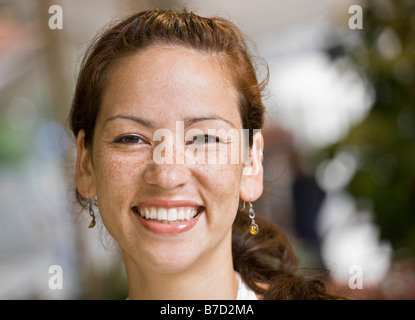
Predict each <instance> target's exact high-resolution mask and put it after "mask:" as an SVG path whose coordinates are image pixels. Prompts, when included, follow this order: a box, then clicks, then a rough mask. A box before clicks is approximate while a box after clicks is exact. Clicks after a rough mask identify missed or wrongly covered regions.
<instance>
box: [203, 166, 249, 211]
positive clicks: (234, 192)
mask: <svg viewBox="0 0 415 320" xmlns="http://www.w3.org/2000/svg"><path fill="white" fill-rule="evenodd" d="M241 175H242V168H241V166H240V165H229V164H226V165H225V164H224V165H221V164H213V165H205V166H204V168H202V169H201V170H200V176H199V177H198V178H199V181H201V183H202V184H203V185H204V190H205V192H206V194H207V195H206V196H207V198H208V199H211V200H213V203H214V206H215V207H216V208H219V207H220V208H221V211H222V210H225V211H228V210H229V209H230V208H234V209H235V210H236V209H237V206H238V203H239V190H240V181H241ZM235 213H236V211H235Z"/></svg>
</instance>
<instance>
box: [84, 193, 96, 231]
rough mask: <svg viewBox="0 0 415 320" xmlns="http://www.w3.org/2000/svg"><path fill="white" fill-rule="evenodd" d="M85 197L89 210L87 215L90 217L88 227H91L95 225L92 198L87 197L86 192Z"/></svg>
mask: <svg viewBox="0 0 415 320" xmlns="http://www.w3.org/2000/svg"><path fill="white" fill-rule="evenodd" d="M86 197H87V198H88V200H89V207H88V212H89V215H90V216H91V218H92V220H91V223H90V224H89V226H88V228H90V229H92V228H93V227H95V224H96V220H95V212H94V209H92V199H89V196H88V193H87V194H86Z"/></svg>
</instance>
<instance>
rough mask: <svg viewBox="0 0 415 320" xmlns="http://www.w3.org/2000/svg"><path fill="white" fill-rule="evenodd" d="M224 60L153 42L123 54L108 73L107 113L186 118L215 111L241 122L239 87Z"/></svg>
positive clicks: (104, 109) (104, 107)
mask: <svg viewBox="0 0 415 320" xmlns="http://www.w3.org/2000/svg"><path fill="white" fill-rule="evenodd" d="M223 63H224V62H223V59H220V57H218V56H214V55H211V54H204V53H200V52H197V51H195V50H191V49H185V48H181V47H160V46H157V47H150V48H147V49H145V50H144V51H142V52H139V53H137V54H135V55H132V56H129V57H126V58H122V59H121V60H119V61H118V62H117V63H116V64H115V65H114V66H113V69H112V72H111V74H110V77H109V79H108V83H107V86H106V90H105V92H104V96H103V105H102V109H103V110H102V113H105V114H108V115H111V114H112V113H117V112H129V113H131V112H133V113H146V114H147V115H150V117H151V115H153V116H154V117H157V116H158V119H159V120H160V119H161V118H160V117H169V116H170V117H171V116H173V117H177V119H176V120H181V118H183V117H186V116H192V115H195V114H197V113H198V112H205V113H206V112H210V113H216V114H219V115H221V116H223V117H225V118H229V117H231V118H234V120H237V122H238V124H239V123H240V122H241V121H240V120H239V118H240V116H238V115H239V107H238V95H237V91H236V88H235V86H234V84H233V82H232V81H231V77H230V76H229V73H228V72H226V71H225V68H224V67H223ZM235 118H237V119H235Z"/></svg>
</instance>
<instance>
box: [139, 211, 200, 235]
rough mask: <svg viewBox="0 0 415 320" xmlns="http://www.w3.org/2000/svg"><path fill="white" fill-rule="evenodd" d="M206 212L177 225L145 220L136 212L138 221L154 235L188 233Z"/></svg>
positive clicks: (176, 223)
mask: <svg viewBox="0 0 415 320" xmlns="http://www.w3.org/2000/svg"><path fill="white" fill-rule="evenodd" d="M203 213H204V211H202V212H200V213H199V214H198V215H197V216H196V217H195V218H193V219H192V220H183V221H180V222H175V223H163V222H158V221H156V220H147V219H144V218H143V217H142V216H140V214H138V213H136V212H134V214H135V215H136V216H137V218H138V221H139V222H140V223H141V224H142V225H143V226H144V227H145V228H146V229H147V230H150V231H152V232H154V233H158V234H176V233H182V232H185V231H188V230H190V229H192V228H193V227H194V225H195V224H196V223H197V222H198V221H199V218H200V216H201V215H202V214H203Z"/></svg>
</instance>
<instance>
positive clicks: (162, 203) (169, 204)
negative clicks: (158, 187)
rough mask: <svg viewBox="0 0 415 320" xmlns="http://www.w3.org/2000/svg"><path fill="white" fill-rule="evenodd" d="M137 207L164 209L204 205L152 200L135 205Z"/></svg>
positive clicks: (171, 200) (193, 202) (200, 205)
mask: <svg viewBox="0 0 415 320" xmlns="http://www.w3.org/2000/svg"><path fill="white" fill-rule="evenodd" d="M135 206H136V207H141V208H146V207H162V208H179V207H202V206H203V205H202V204H200V203H198V202H195V201H191V200H173V199H150V200H146V201H142V202H140V203H138V204H136V205H135Z"/></svg>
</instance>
